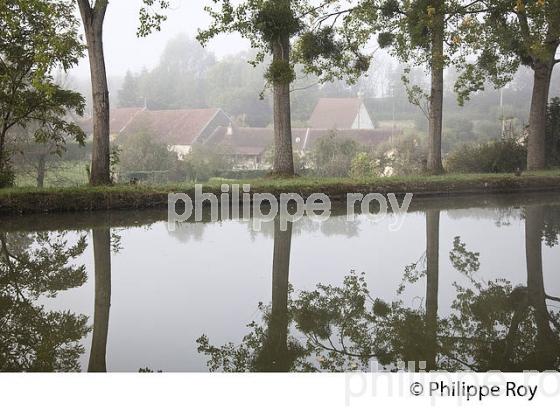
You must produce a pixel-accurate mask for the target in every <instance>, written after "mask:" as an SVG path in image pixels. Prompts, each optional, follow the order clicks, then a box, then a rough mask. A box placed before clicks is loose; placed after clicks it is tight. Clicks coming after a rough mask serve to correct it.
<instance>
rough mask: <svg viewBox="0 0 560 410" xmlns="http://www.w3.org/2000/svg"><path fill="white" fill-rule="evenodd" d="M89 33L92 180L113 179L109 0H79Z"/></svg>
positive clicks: (104, 181) (94, 182) (101, 182)
mask: <svg viewBox="0 0 560 410" xmlns="http://www.w3.org/2000/svg"><path fill="white" fill-rule="evenodd" d="M78 4H79V6H80V13H81V16H82V21H83V24H84V31H85V33H86V42H87V48H88V56H89V66H90V73H91V89H92V96H93V145H92V162H91V174H90V183H91V184H92V185H108V184H110V183H111V172H110V159H109V157H110V141H109V134H110V129H109V87H108V84H107V73H106V70H105V56H104V53H103V20H104V18H105V11H106V9H107V4H108V2H107V0H97V1H96V4H95V7H94V8H91V6H90V5H89V0H78Z"/></svg>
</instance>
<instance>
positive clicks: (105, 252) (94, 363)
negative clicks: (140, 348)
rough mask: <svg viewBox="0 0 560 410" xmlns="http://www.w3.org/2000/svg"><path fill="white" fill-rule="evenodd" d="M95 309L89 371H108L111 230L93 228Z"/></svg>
mask: <svg viewBox="0 0 560 410" xmlns="http://www.w3.org/2000/svg"><path fill="white" fill-rule="evenodd" d="M93 258H94V263H95V268H94V269H95V310H94V313H93V337H92V341H91V353H90V356H89V366H88V372H106V371H107V365H106V355H107V336H108V333H109V310H110V308H111V230H110V229H109V228H99V229H93Z"/></svg>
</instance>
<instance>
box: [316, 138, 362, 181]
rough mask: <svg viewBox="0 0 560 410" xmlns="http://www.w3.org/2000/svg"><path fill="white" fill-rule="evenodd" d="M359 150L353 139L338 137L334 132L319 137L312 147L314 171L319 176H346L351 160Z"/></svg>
mask: <svg viewBox="0 0 560 410" xmlns="http://www.w3.org/2000/svg"><path fill="white" fill-rule="evenodd" d="M359 151H360V147H359V145H358V143H356V142H355V141H353V140H349V139H343V138H338V137H337V136H336V132H335V131H332V132H331V133H330V134H329V135H327V136H325V137H322V138H320V139H319V140H317V142H316V143H315V146H314V147H313V152H312V156H313V162H314V164H315V168H314V169H315V173H316V174H317V176H320V177H347V176H348V175H349V173H350V169H351V166H352V160H353V159H354V157H355V156H356V154H357V153H358V152H359Z"/></svg>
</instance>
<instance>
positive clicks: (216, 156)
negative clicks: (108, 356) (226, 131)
mask: <svg viewBox="0 0 560 410" xmlns="http://www.w3.org/2000/svg"><path fill="white" fill-rule="evenodd" d="M230 158H231V157H230V156H229V155H228V148H227V147H225V146H219V147H210V146H207V145H202V144H194V145H193V146H192V149H191V152H189V154H188V155H187V156H186V157H185V158H184V161H182V162H180V163H178V164H177V166H178V167H179V170H178V172H179V173H180V174H182V175H183V176H184V178H183V180H184V179H185V178H186V179H187V180H188V181H193V182H206V181H208V180H209V179H210V178H213V177H217V176H219V175H221V174H222V173H223V172H224V171H229V170H231V168H232V165H233V164H232V163H231V160H230Z"/></svg>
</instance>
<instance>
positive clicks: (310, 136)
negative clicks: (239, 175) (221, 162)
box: [205, 125, 393, 170]
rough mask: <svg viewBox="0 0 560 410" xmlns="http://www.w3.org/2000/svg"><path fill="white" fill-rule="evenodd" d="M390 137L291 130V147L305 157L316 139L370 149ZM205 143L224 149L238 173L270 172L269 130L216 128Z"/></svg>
mask: <svg viewBox="0 0 560 410" xmlns="http://www.w3.org/2000/svg"><path fill="white" fill-rule="evenodd" d="M392 134H393V130H392V129H375V130H364V129H362V130H360V129H355V130H352V129H347V130H328V129H322V130H321V129H311V128H293V129H292V145H293V150H294V152H297V153H299V154H300V155H302V156H305V155H308V154H309V153H310V152H311V151H313V149H314V147H315V144H316V143H317V141H318V140H319V139H321V138H322V137H326V136H329V135H334V137H335V138H341V139H350V140H353V141H356V142H357V143H358V144H360V145H362V146H365V147H371V148H373V147H376V146H377V145H379V144H381V143H383V142H385V141H388V140H389V139H390V138H391V136H392ZM205 143H206V144H209V145H222V146H225V147H226V149H227V151H228V152H229V153H230V155H231V156H232V157H233V158H234V160H235V168H236V169H237V170H241V169H243V170H261V169H269V168H270V166H271V164H270V163H269V161H268V158H267V152H268V151H271V150H272V147H273V145H274V130H273V129H272V128H248V127H236V126H234V125H229V126H227V127H218V128H217V129H216V130H215V131H214V133H212V135H211V136H210V137H209V138H208V139H207V140H206V142H205Z"/></svg>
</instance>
